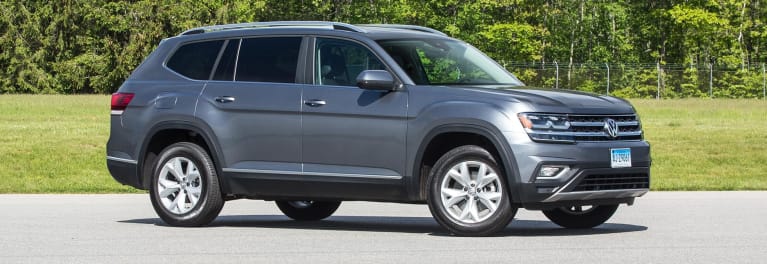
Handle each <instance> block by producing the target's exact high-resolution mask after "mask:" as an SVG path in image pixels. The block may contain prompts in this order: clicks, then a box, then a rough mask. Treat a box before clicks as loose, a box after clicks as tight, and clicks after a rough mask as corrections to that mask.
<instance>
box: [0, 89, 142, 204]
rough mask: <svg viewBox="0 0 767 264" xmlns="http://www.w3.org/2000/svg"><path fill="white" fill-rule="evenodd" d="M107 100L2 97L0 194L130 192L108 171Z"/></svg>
mask: <svg viewBox="0 0 767 264" xmlns="http://www.w3.org/2000/svg"><path fill="white" fill-rule="evenodd" d="M109 104H110V100H109V96H106V95H87V96H81V95H78V96H63V95H0V193H112V192H134V190H133V189H131V188H129V187H126V186H121V185H120V184H118V183H117V182H115V181H114V180H113V179H112V177H111V176H110V175H109V172H108V171H107V168H106V160H105V158H104V156H105V150H104V148H105V145H106V142H107V138H108V136H109Z"/></svg>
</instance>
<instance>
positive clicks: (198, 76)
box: [166, 40, 224, 80]
mask: <svg viewBox="0 0 767 264" xmlns="http://www.w3.org/2000/svg"><path fill="white" fill-rule="evenodd" d="M223 44H224V41H223V40H215V41H205V42H195V43H189V44H184V45H183V46H181V47H180V48H178V49H177V50H176V52H175V53H173V56H171V57H170V59H169V60H168V62H167V63H166V66H168V68H169V69H171V70H173V71H175V72H177V73H178V74H181V75H183V76H186V77H187V78H190V79H194V80H207V79H208V78H210V72H211V70H213V64H215V63H216V58H217V57H218V53H219V51H220V50H221V45H223Z"/></svg>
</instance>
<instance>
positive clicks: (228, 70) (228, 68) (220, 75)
mask: <svg viewBox="0 0 767 264" xmlns="http://www.w3.org/2000/svg"><path fill="white" fill-rule="evenodd" d="M239 48H240V40H239V39H232V40H229V44H227V45H226V49H225V50H224V54H222V55H221V59H219V60H218V67H217V68H216V73H214V74H213V80H217V81H232V80H234V61H235V60H237V50H239Z"/></svg>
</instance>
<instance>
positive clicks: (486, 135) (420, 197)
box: [410, 123, 519, 203]
mask: <svg viewBox="0 0 767 264" xmlns="http://www.w3.org/2000/svg"><path fill="white" fill-rule="evenodd" d="M490 127H491V126H490ZM453 136H458V137H460V136H471V137H474V138H468V139H462V140H461V141H458V142H453V143H452V144H448V145H442V146H440V145H439V144H440V143H441V142H442V141H441V139H443V138H444V137H453ZM477 140H480V141H477ZM482 140H484V141H485V142H482ZM420 142H421V143H420V145H419V146H418V150H417V152H416V155H415V161H414V162H413V167H412V171H413V174H412V175H413V176H412V177H411V178H412V179H411V182H410V186H412V189H411V190H412V192H411V194H412V197H411V199H413V200H417V201H424V200H425V199H426V196H427V194H426V184H427V183H426V181H427V179H428V177H429V172H430V169H431V168H428V169H425V168H424V167H427V166H428V164H427V163H431V162H436V159H439V157H441V156H442V155H444V153H446V152H447V151H450V149H452V148H455V147H457V146H460V145H466V144H465V143H467V142H468V143H471V142H479V144H478V145H480V146H481V147H485V148H486V147H488V146H491V147H493V148H494V149H488V151H489V152H490V153H491V154H493V155H494V156H495V158H496V159H497V162H498V163H499V165H500V166H501V167H502V168H503V170H504V172H505V174H506V184H507V185H508V186H506V187H507V188H509V190H510V191H511V192H512V195H511V197H512V203H514V202H516V201H517V199H518V197H517V195H513V194H514V193H518V189H517V188H515V187H516V186H518V184H517V183H518V182H519V180H518V179H519V175H517V174H518V171H517V170H516V169H515V168H516V167H517V166H516V162H515V159H514V154H513V152H512V150H511V148H510V147H509V145H508V144H507V143H506V140H505V138H504V137H503V134H502V133H501V132H500V131H498V130H497V129H493V128H489V127H488V126H487V125H480V124H465V123H461V124H444V125H440V126H437V127H434V128H432V129H431V130H429V132H428V133H426V136H424V137H423V140H421V141H420ZM435 151H436V152H435Z"/></svg>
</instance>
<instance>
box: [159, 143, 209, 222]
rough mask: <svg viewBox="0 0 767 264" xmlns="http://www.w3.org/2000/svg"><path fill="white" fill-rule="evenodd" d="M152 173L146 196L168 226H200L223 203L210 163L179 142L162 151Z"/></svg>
mask: <svg viewBox="0 0 767 264" xmlns="http://www.w3.org/2000/svg"><path fill="white" fill-rule="evenodd" d="M157 160H158V161H157V163H156V164H155V167H154V170H153V172H152V182H151V184H150V187H149V196H150V198H151V200H152V206H153V207H154V210H155V212H157V215H159V216H160V218H162V220H163V221H165V222H166V223H168V224H169V225H172V226H203V225H207V224H209V223H210V222H211V221H213V219H215V218H216V216H218V214H219V213H220V212H221V208H223V206H224V200H223V198H222V195H221V190H220V187H219V184H218V176H217V175H216V168H215V166H214V165H213V160H212V159H211V158H210V156H209V155H208V153H207V152H206V151H205V150H204V149H203V148H201V147H200V146H198V145H196V144H194V143H191V142H180V143H175V144H173V145H170V146H168V147H167V148H165V149H164V150H163V151H162V152H161V153H160V157H159V158H158V159H157Z"/></svg>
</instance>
